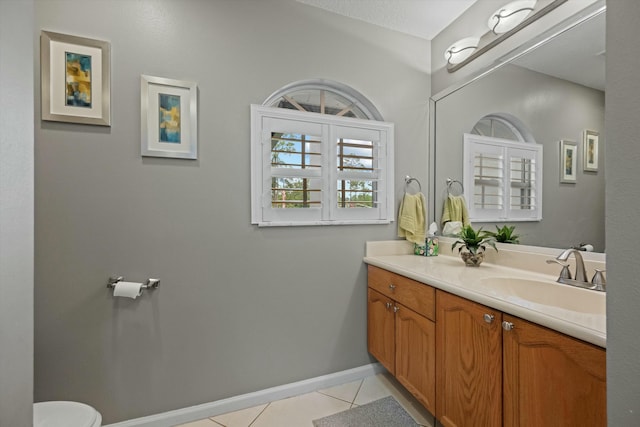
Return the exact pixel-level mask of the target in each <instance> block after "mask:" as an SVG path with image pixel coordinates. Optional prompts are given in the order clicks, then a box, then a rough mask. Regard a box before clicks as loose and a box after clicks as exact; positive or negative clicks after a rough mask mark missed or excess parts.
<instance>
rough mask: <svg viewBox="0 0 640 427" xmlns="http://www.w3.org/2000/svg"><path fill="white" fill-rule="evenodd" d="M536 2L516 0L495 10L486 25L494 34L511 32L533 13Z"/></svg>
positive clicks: (533, 0)
mask: <svg viewBox="0 0 640 427" xmlns="http://www.w3.org/2000/svg"><path fill="white" fill-rule="evenodd" d="M536 2H537V0H517V1H513V2H511V3H509V4H506V5H504V6H502V7H501V8H500V9H498V10H496V11H495V12H494V13H493V14H492V15H491V17H490V18H489V22H488V23H487V25H488V26H489V29H490V30H491V31H492V32H493V33H494V34H503V33H506V32H507V31H511V30H512V29H514V28H515V27H516V26H518V24H520V23H521V22H522V21H524V20H525V18H526V17H527V16H528V15H529V14H530V13H531V11H533V8H534V7H535V5H536Z"/></svg>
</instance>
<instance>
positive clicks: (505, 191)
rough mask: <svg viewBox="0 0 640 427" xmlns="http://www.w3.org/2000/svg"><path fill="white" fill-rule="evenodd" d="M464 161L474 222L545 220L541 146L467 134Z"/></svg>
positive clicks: (464, 176) (469, 202)
mask: <svg viewBox="0 0 640 427" xmlns="http://www.w3.org/2000/svg"><path fill="white" fill-rule="evenodd" d="M463 161H464V169H463V182H464V188H465V195H466V198H467V203H468V209H469V217H470V219H471V221H477V222H494V221H507V220H508V221H540V220H541V219H542V145H539V144H532V143H522V142H516V141H511V140H507V139H502V138H494V137H486V136H479V135H472V134H465V135H464V154H463Z"/></svg>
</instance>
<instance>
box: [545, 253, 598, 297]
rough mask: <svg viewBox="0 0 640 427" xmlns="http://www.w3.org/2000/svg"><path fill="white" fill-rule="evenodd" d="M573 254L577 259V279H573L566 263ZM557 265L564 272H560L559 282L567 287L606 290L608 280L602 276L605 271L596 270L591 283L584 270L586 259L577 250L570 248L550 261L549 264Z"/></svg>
mask: <svg viewBox="0 0 640 427" xmlns="http://www.w3.org/2000/svg"><path fill="white" fill-rule="evenodd" d="M571 254H574V256H575V259H576V277H575V279H572V278H571V271H569V264H568V263H567V262H566V261H567V260H568V259H569V257H570V256H571ZM551 263H556V264H560V265H561V266H562V271H561V272H560V276H559V277H558V280H557V282H558V283H563V284H565V285H571V286H577V287H579V288H585V289H593V290H596V291H602V292H604V291H605V289H606V283H607V282H606V279H605V278H604V275H603V274H602V273H603V272H604V270H599V269H596V273H595V274H594V275H593V279H591V281H589V280H588V279H587V272H586V270H585V268H584V259H583V258H582V255H581V254H580V251H579V250H578V249H575V248H569V249H566V250H564V251H562V253H561V254H560V255H558V256H557V257H556V258H555V259H548V260H547V264H551Z"/></svg>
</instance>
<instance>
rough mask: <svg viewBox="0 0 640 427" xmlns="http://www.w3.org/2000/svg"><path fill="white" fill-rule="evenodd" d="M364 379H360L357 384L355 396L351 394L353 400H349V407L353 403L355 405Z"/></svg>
mask: <svg viewBox="0 0 640 427" xmlns="http://www.w3.org/2000/svg"><path fill="white" fill-rule="evenodd" d="M364 380H365V378H363V379H361V380H360V385H359V386H358V390H357V391H356V394H355V396H353V400H352V401H351V407H352V408H353V405H355V403H356V399H357V398H358V394H359V393H360V390H362V385H363V384H364Z"/></svg>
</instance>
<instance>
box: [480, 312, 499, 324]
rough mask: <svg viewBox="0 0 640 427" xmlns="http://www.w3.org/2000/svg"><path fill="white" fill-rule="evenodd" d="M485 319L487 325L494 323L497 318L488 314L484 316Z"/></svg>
mask: <svg viewBox="0 0 640 427" xmlns="http://www.w3.org/2000/svg"><path fill="white" fill-rule="evenodd" d="M482 317H483V318H484V321H485V322H487V323H493V320H494V319H495V318H496V317H495V316H494V315H493V314H487V313H485V314H484V316H482Z"/></svg>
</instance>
